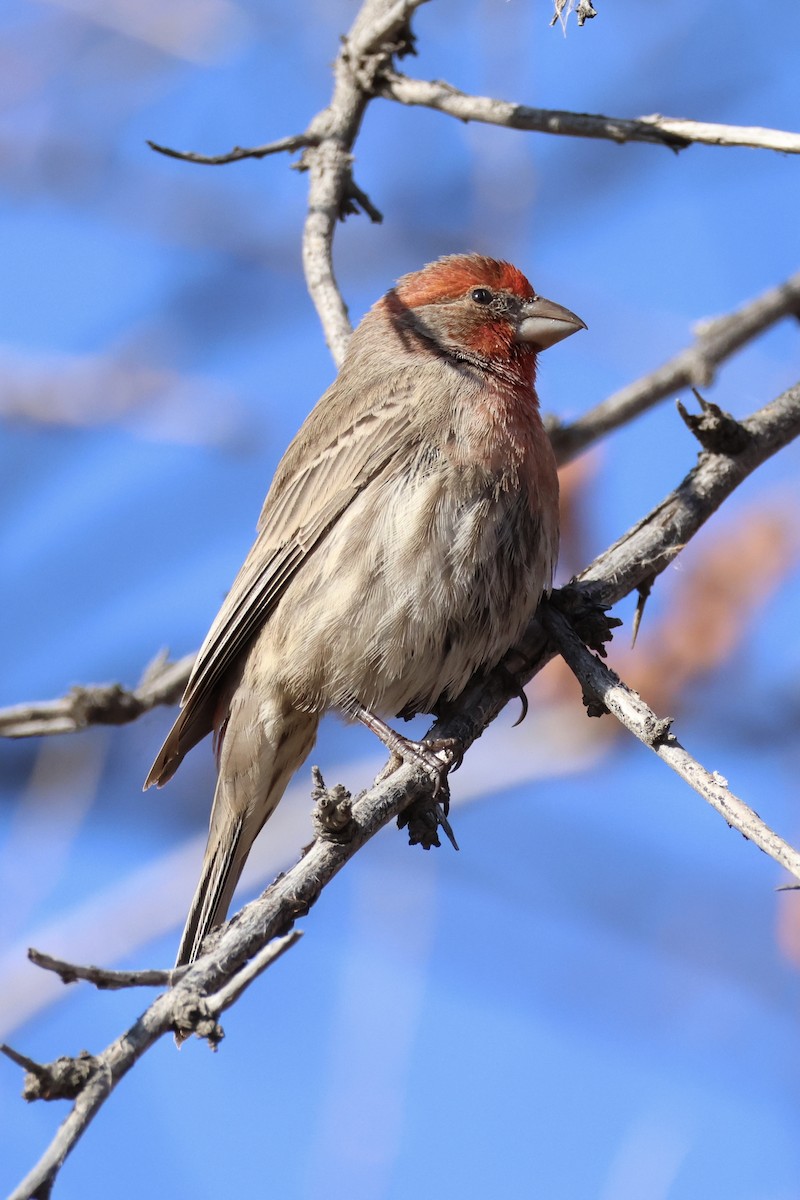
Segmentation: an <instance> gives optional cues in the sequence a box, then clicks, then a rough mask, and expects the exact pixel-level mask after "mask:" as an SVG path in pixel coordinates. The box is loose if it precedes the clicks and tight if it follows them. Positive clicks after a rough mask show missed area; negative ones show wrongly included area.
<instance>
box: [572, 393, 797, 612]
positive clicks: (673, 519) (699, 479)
mask: <svg viewBox="0 0 800 1200" xmlns="http://www.w3.org/2000/svg"><path fill="white" fill-rule="evenodd" d="M739 424H740V425H741V427H742V429H743V430H744V431H745V432H746V433H747V435H748V442H747V445H746V446H745V448H744V449H743V450H741V451H740V452H739V453H736V454H731V453H726V452H718V453H716V454H710V453H708V452H704V453H703V454H701V455H700V460H699V462H698V464H697V466H696V467H695V468H694V470H693V471H690V472H689V474H688V475H687V476H686V478H685V479H684V480H683V482H682V483H681V484H680V485H679V486H678V487H677V488H676V489H675V490H674V491H673V492H670V494H669V495H668V496H666V497H665V498H664V500H662V502H661V503H660V504H659V505H657V506H656V507H655V508H654V509H653V510H652V512H650V513H649V514H648V516H646V517H645V518H644V520H642V521H640V522H639V524H638V525H635V526H634V527H633V528H632V529H631V530H629V531H628V533H626V534H625V535H624V536H623V537H621V538H620V539H619V541H617V542H615V544H614V545H613V546H611V547H610V548H609V549H608V550H606V551H604V553H603V554H601V555H599V556H598V557H597V558H596V559H595V560H594V562H593V563H591V565H590V566H588V567H586V569H585V570H583V571H582V572H581V573H580V575H579V576H578V577H577V578H578V581H579V582H580V583H581V584H582V585H584V586H585V587H586V589H587V590H588V591H589V593H590V594H591V596H592V598H593V599H594V600H596V601H597V603H599V604H606V605H609V604H616V602H617V601H618V600H620V599H621V598H622V597H623V596H626V595H628V593H629V592H631V591H633V590H634V589H635V588H637V587H638V586H639V585H640V584H641V583H644V582H646V581H647V580H651V579H652V578H654V577H655V576H656V575H658V574H660V573H661V571H663V570H665V568H666V567H668V566H669V564H670V563H671V562H673V561H674V559H675V558H676V557H677V555H678V554H679V553H680V552H681V550H682V549H683V548H684V546H686V545H687V543H688V542H689V541H690V540H691V538H693V537H694V535H695V534H696V533H697V531H698V529H700V527H701V526H702V525H703V524H705V522H706V521H707V520H708V518H709V517H710V516H712V515H713V514H714V513H715V512H716V511H717V509H718V508H719V507H720V505H721V504H722V503H723V501H724V500H726V499H727V497H728V496H730V494H731V492H733V491H734V490H735V489H736V488H737V487H738V486H739V484H740V483H742V481H743V480H744V479H746V478H747V476H748V475H750V474H751V473H752V472H753V471H754V470H755V469H756V468H757V467H759V466H760V465H761V464H762V463H763V462H765V461H766V460H767V459H768V458H770V457H771V456H772V455H773V454H775V453H777V451H778V450H781V449H783V447H784V446H787V445H788V444H789V442H791V441H793V440H794V438H796V437H798V436H800V383H797V384H795V385H794V387H791V388H789V390H788V391H786V392H784V393H783V394H782V395H781V396H778V397H777V398H776V399H775V400H773V401H771V402H770V403H769V404H767V405H765V406H764V408H761V409H759V410H758V412H756V413H753V415H752V416H750V417H746V418H745V419H744V420H743V421H740V422H739Z"/></svg>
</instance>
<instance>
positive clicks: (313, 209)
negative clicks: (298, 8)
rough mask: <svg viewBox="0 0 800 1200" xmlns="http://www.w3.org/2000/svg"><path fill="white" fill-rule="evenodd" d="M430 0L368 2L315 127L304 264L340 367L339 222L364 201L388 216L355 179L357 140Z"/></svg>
mask: <svg viewBox="0 0 800 1200" xmlns="http://www.w3.org/2000/svg"><path fill="white" fill-rule="evenodd" d="M423 3H425V0H366V3H365V4H364V5H363V6H362V8H361V9H360V11H359V13H358V15H357V16H356V19H355V21H354V23H353V26H352V28H351V30H350V32H349V33H348V34H347V36H346V37H345V38H344V39H343V40H342V48H341V50H340V51H339V55H338V57H337V59H336V63H335V65H334V88H333V96H332V97H331V102H330V104H329V105H328V107H327V108H326V109H324V110H323V111H322V112H321V113H319V114H318V115H317V116H316V117H315V118H314V120H313V121H312V122H311V124H310V125H309V127H308V131H307V132H308V134H309V135H310V136H311V137H312V138H313V139H314V141H315V143H316V144H315V145H313V146H309V148H308V149H307V150H306V151H305V153H304V154H303V158H302V167H303V168H304V169H306V170H308V171H309V174H310V180H309V187H308V216H307V217H306V223H305V229H304V231H303V268H304V270H305V275H306V283H307V285H308V290H309V292H310V293H311V298H312V300H313V301H314V304H315V306H316V309H317V312H318V313H319V317H320V321H321V322H322V328H323V330H324V333H325V340H326V341H327V343H328V348H329V349H330V352H331V354H332V355H333V358H334V361H335V363H336V365H337V366H339V365H340V364H341V361H342V358H343V357H344V352H345V348H346V346H347V342H348V339H349V337H350V333H351V325H350V318H349V317H348V314H347V306H346V305H345V302H344V300H343V298H342V294H341V292H340V291H339V287H338V285H337V283H336V277H335V275H334V270H333V237H334V233H335V231H336V223H337V221H339V220H341V219H342V217H343V216H345V215H346V213H347V211H348V206H351V205H352V202H353V201H356V202H357V203H358V204H359V205H360V206H361V208H363V209H364V211H365V212H366V213H367V214H368V215H369V216H370V217H371V218H372V220H373V221H374V220H376V219H379V218H380V213H378V211H377V209H375V208H374V206H373V205H372V204H371V202H370V201H369V199H368V197H366V196H365V194H364V193H363V192H362V191H361V189H360V188H357V187H356V185H355V184H354V182H353V175H352V163H353V155H352V150H353V145H354V143H355V140H356V138H357V136H358V132H359V130H360V128H361V122H362V120H363V117H364V112H365V111H366V107H367V104H368V103H369V101H370V99H371V98H372V96H373V95H374V93H375V87H376V81H377V79H378V76H379V75H380V74H381V72H383V71H385V70H386V69H387V68H388V66H389V64H390V62H391V60H392V57H393V55H395V54H402V53H404V52H405V51H406V50H407V49H408V47H409V45H410V40H411V32H410V28H409V24H408V22H409V20H410V19H411V15H412V13H413V12H414V10H415V9H417V8H419V6H420V4H423Z"/></svg>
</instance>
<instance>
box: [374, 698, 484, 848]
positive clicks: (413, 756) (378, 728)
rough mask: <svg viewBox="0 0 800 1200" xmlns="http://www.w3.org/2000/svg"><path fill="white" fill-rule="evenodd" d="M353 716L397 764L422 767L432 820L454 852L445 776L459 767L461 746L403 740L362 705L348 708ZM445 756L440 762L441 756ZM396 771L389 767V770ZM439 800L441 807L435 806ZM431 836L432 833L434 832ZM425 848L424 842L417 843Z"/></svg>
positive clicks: (441, 741) (454, 742)
mask: <svg viewBox="0 0 800 1200" xmlns="http://www.w3.org/2000/svg"><path fill="white" fill-rule="evenodd" d="M351 711H352V713H353V716H354V717H356V719H357V720H359V721H361V723H362V725H366V727H367V729H369V730H370V731H371V732H372V733H374V734H375V736H376V737H377V738H379V739H380V741H382V742H383V744H384V746H385V747H386V748H387V750H390V751H391V753H392V757H393V758H396V759H398V760H399V761H400V762H410V763H416V764H419V765H421V766H423V767H424V768H425V769H426V771H428V772H429V773H430V774H431V775H432V776H433V780H434V790H433V801H434V806H433V807H434V812H435V815H436V820H437V822H438V824H439V825H441V827H442V829H443V830H444V831H445V834H446V835H447V837H448V839H449V841H450V842H451V843H452V845H453V847H454V849H456V850H457V849H458V844H457V842H456V839H455V837H454V835H453V830H452V829H451V828H450V822H449V821H448V820H447V813H448V810H449V808H450V789H449V787H448V783H447V776H448V773H449V772H450V770H451V769H453V768H454V767H458V766H460V765H461V760H462V758H463V756H464V752H463V749H462V747H461V743H460V742H459V741H458V740H457V739H456V738H438V739H435V740H431V741H424V742H415V741H412V739H411V738H406V737H403V735H402V734H401V733H398V732H397V731H396V730H395V729H392V728H391V726H389V725H387V724H386V722H385V721H384V720H382V719H381V718H380V717H378V716H376V714H375V713H374V712H371V711H370V709H368V708H364V706H363V704H354V705H353V707H352V710H351ZM442 754H444V755H446V757H445V758H442V757H441V755H442ZM393 769H396V768H392V767H390V772H389V773H391V770H393ZM440 800H441V803H440V802H439V801H440ZM434 836H435V830H434ZM417 840H420V841H422V843H423V845H426V849H427V848H428V847H427V844H426V839H421V838H420V839H417ZM429 844H431V845H438V841H433V840H431V841H430V843H429Z"/></svg>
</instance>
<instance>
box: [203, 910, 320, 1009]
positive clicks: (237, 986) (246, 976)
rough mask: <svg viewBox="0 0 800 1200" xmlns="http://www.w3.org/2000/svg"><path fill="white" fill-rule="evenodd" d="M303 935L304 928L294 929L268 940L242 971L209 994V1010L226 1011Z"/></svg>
mask: <svg viewBox="0 0 800 1200" xmlns="http://www.w3.org/2000/svg"><path fill="white" fill-rule="evenodd" d="M302 936H303V931H302V929H293V930H292V931H291V933H287V934H286V936H285V937H282V938H275V939H274V940H273V941H271V942H267V944H266V946H264V947H263V948H262V949H261V950H259V952H258V953H257V954H256V955H254V957H253V958H251V959H250V961H249V962H248V963H247V964H246V965H245V966H244V967H242V969H241V971H237V973H236V974H235V975H234V976H233V978H232V979H229V980H228V981H227V983H224V984H223V985H222V987H221V988H220V989H219V990H218V991H217V992H215V993H214V995H213V996H209V998H208V1000H207V1001H206V1003H207V1005H208V1008H209V1011H210V1012H212V1013H214V1014H215V1015H218V1014H219V1013H222V1012H224V1011H225V1009H226V1008H230V1006H231V1005H232V1004H234V1003H235V1002H236V1001H237V1000H238V999H239V997H240V996H241V994H242V992H243V991H244V990H245V989H246V988H248V987H249V986H250V984H251V983H252V982H253V980H254V979H257V978H258V976H259V975H261V974H263V972H264V971H266V969H267V967H271V966H272V964H273V963H274V962H277V960H278V959H279V958H280V957H281V955H282V954H285V953H286V951H287V950H289V949H290V948H291V947H292V946H293V945H294V944H295V942H299V941H300V938H301V937H302Z"/></svg>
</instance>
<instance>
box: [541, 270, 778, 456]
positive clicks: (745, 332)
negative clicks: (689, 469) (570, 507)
mask: <svg viewBox="0 0 800 1200" xmlns="http://www.w3.org/2000/svg"><path fill="white" fill-rule="evenodd" d="M790 316H794V317H800V271H798V273H797V274H796V275H792V276H791V278H790V279H787V280H786V282H785V283H781V284H779V285H778V286H777V287H774V288H770V289H769V291H766V292H763V293H762V295H760V296H757V297H756V299H755V300H750V301H748V302H747V303H746V304H743V305H742V307H741V308H738V309H736V311H735V312H732V313H728V314H726V315H725V316H724V317H718V318H716V319H715V320H713V321H706V322H703V323H702V324H700V325H698V327H697V331H696V338H695V341H694V343H693V344H692V345H691V346H688V347H687V348H686V349H685V350H682V351H681V352H680V354H677V355H676V356H675V357H674V358H671V359H669V360H668V361H667V362H666V363H664V364H663V365H662V366H660V367H658V368H657V369H656V370H655V371H651V372H649V373H648V374H647V375H644V376H643V377H642V378H641V379H637V380H636V381H635V382H634V383H629V384H628V385H627V387H624V388H622V389H621V390H620V391H618V392H615V393H614V394H613V395H612V396H609V397H608V399H607V400H604V401H603V402H602V403H601V404H597V405H595V407H594V408H591V409H589V411H588V412H587V413H584V415H583V416H582V417H579V418H578V420H577V421H572V422H570V424H568V425H559V424H555V425H552V424H551V426H550V427H549V429H548V432H549V434H550V439H551V441H552V443H553V448H554V450H555V452H556V458H557V459H558V461H559V464H563V463H566V462H569V461H570V459H572V458H574V457H575V456H576V455H577V454H580V453H581V451H583V450H585V449H586V447H587V446H589V445H590V444H591V443H592V442H596V441H597V440H598V439H599V438H601V437H603V436H604V435H605V434H606V433H608V432H609V431H610V430H612V429H618V428H619V426H620V425H624V424H626V423H627V422H628V421H631V420H632V419H633V418H634V417H636V416H638V415H639V414H640V413H643V412H645V411H646V410H647V409H649V408H652V407H653V406H654V405H656V404H658V403H659V402H660V401H661V400H665V399H667V398H669V397H671V396H674V395H675V393H676V392H677V391H679V390H680V389H681V388H685V387H706V386H708V384H709V383H711V381H712V380H713V378H714V375H715V373H716V369H717V367H718V366H719V365H720V363H722V362H724V361H725V359H727V358H730V356H731V355H732V354H735V352H736V351H737V350H740V349H741V348H742V346H744V345H746V344H747V343H748V342H751V341H753V339H754V338H757V337H759V336H760V335H761V334H762V333H764V331H765V330H766V329H769V328H770V327H771V326H772V325H774V324H775V323H776V322H777V321H780V320H782V319H783V318H784V317H790Z"/></svg>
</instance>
